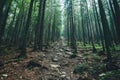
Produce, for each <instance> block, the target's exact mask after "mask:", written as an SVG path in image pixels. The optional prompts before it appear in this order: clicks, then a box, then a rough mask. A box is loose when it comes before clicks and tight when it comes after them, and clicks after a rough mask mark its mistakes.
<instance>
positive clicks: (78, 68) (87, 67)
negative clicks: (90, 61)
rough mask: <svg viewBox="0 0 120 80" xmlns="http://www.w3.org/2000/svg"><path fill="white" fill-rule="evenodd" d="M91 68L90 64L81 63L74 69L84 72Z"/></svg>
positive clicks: (80, 72)
mask: <svg viewBox="0 0 120 80" xmlns="http://www.w3.org/2000/svg"><path fill="white" fill-rule="evenodd" d="M88 70H89V66H88V65H87V64H79V65H77V67H76V68H75V69H74V73H78V74H82V73H83V72H85V71H88Z"/></svg>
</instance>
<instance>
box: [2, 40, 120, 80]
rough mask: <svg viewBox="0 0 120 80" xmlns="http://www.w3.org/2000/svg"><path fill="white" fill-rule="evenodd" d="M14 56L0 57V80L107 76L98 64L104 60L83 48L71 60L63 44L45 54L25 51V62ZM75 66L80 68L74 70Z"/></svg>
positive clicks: (80, 79) (93, 79)
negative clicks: (1, 63) (0, 65)
mask: <svg viewBox="0 0 120 80" xmlns="http://www.w3.org/2000/svg"><path fill="white" fill-rule="evenodd" d="M17 55H19V53H18V54H9V55H6V56H0V62H3V63H5V64H4V66H3V67H1V68H0V80H99V79H98V77H101V76H104V75H106V74H105V73H104V72H105V67H103V66H105V65H104V64H103V62H101V61H102V60H103V59H105V58H106V57H103V56H100V57H98V56H96V54H93V52H92V49H84V48H82V49H78V54H77V57H75V58H72V57H71V55H73V53H72V52H71V50H70V49H69V48H68V47H65V46H64V45H63V43H62V42H58V43H56V44H55V45H54V47H53V48H50V49H47V50H46V51H44V52H31V49H30V48H28V49H27V58H25V59H21V60H15V59H13V58H15V57H16V56H17ZM101 58H102V59H101ZM84 64H85V65H84ZM102 64H103V66H102V67H101V65H102ZM78 65H80V66H81V68H80V69H78V70H77V68H76V67H77V66H78ZM87 65H88V66H87ZM88 69H89V70H88ZM79 70H80V73H79V74H78V72H77V71H79ZM95 70H96V71H95ZM89 71H90V72H92V73H91V74H89ZM96 72H97V74H96ZM114 77H117V79H118V80H119V79H120V74H119V73H118V74H117V75H115V76H113V78H112V79H109V80H114ZM117 79H115V80H117ZM100 80H104V79H100Z"/></svg>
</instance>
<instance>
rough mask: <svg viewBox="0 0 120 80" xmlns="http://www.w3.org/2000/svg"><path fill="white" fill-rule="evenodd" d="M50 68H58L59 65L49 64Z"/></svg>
mask: <svg viewBox="0 0 120 80" xmlns="http://www.w3.org/2000/svg"><path fill="white" fill-rule="evenodd" d="M50 66H51V67H52V68H58V67H60V65H57V64H50Z"/></svg>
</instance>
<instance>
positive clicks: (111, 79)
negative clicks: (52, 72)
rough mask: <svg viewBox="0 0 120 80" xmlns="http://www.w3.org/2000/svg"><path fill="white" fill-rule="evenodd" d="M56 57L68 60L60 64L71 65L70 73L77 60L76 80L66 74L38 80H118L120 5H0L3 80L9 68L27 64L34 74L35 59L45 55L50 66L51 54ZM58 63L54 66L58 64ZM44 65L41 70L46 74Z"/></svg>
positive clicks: (1, 0)
mask: <svg viewBox="0 0 120 80" xmlns="http://www.w3.org/2000/svg"><path fill="white" fill-rule="evenodd" d="M31 53H34V54H31ZM57 53H61V55H62V56H64V55H66V54H69V57H64V58H61V60H63V61H67V60H66V59H67V58H68V63H69V65H71V67H73V65H72V63H70V62H69V61H71V60H73V63H74V67H73V69H74V70H73V73H75V74H76V75H77V77H76V78H77V79H75V78H74V77H73V76H72V77H70V79H68V77H66V75H67V72H66V75H65V74H64V75H62V78H61V76H59V78H58V77H57V78H55V77H54V78H52V79H48V78H45V76H44V78H43V77H41V78H36V76H34V78H36V79H35V80H46V79H47V80H54V79H55V80H59V79H60V80H99V79H100V80H119V78H120V0H0V56H1V57H0V58H1V59H0V70H1V69H3V71H2V70H1V71H0V77H1V79H2V80H4V79H7V80H11V76H9V75H7V73H6V71H7V70H6V68H11V69H13V67H12V66H10V64H13V63H15V64H14V65H16V64H19V65H20V64H21V65H23V63H19V62H20V61H23V62H24V64H26V66H27V68H29V69H30V70H31V69H33V68H34V67H41V63H39V62H38V61H39V60H37V61H36V60H35V61H34V60H33V57H34V58H35V59H37V57H36V56H39V57H40V55H41V54H46V56H43V57H44V58H45V60H49V58H50V59H51V58H53V57H51V56H50V55H49V54H51V55H52V56H54V57H55V60H56V54H57ZM30 55H31V56H32V57H30ZM35 55H36V56H35ZM59 57H60V55H59V56H57V61H55V62H57V63H60V61H59ZM30 58H31V59H30ZM81 58H82V60H83V61H82V63H81V64H80V63H79V62H80V61H81V60H80V59H81ZM83 58H84V59H83ZM31 60H32V61H31ZM76 60H78V62H77V61H76ZM84 60H86V61H88V63H86V62H84ZM25 61H28V62H25ZM49 61H50V60H49ZM89 61H90V63H89ZM53 62H54V58H53ZM43 63H44V62H43ZM63 63H64V62H63ZM46 64H47V63H46ZM46 64H45V65H42V68H47V69H48V67H46ZM53 66H54V67H55V65H52V67H53ZM19 67H21V66H19ZM62 67H63V66H62ZM62 67H61V68H62ZM55 68H58V67H55ZM63 68H64V67H63ZM67 68H68V70H70V69H72V68H70V67H69V66H68V67H67ZM67 68H65V69H66V70H67ZM13 70H15V69H13ZM23 70H24V69H23ZM16 71H17V70H16ZM16 71H14V72H16ZM32 71H34V70H32ZM47 71H48V72H49V70H47ZM10 72H11V71H8V74H10ZM3 73H4V74H3ZM18 73H19V70H18ZM46 73H47V72H46ZM64 73H65V72H64ZM68 73H69V72H68ZM41 74H43V73H41ZM71 74H72V73H71ZM78 74H79V75H78ZM76 75H75V76H76ZM82 75H84V77H83V76H82ZM86 75H87V76H86ZM12 80H15V78H13V79H12ZM20 80H21V79H20ZM23 80H33V79H32V78H31V79H28V78H24V79H23Z"/></svg>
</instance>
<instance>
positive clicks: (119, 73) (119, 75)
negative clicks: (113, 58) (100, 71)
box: [99, 69, 120, 80]
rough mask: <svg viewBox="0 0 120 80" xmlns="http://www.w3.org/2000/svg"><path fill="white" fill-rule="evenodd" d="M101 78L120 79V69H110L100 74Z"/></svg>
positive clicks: (108, 79) (103, 79) (102, 79)
mask: <svg viewBox="0 0 120 80" xmlns="http://www.w3.org/2000/svg"><path fill="white" fill-rule="evenodd" d="M99 80H120V69H119V70H114V71H109V72H106V73H104V75H100V76H99Z"/></svg>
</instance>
